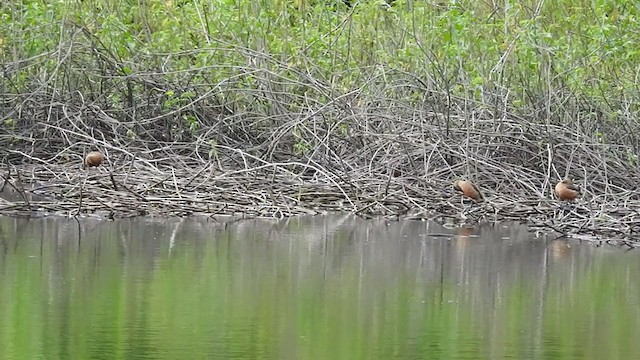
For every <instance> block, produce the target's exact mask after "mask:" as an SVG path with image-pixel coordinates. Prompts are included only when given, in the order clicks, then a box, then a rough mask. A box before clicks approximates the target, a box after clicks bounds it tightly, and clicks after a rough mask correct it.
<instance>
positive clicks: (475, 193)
mask: <svg viewBox="0 0 640 360" xmlns="http://www.w3.org/2000/svg"><path fill="white" fill-rule="evenodd" d="M453 188H454V189H456V190H458V191H461V192H462V194H463V195H464V196H466V197H468V198H469V199H472V200H473V201H475V202H480V201H482V199H483V197H482V194H481V193H480V189H478V187H477V186H476V184H474V183H472V182H471V181H468V180H456V181H455V182H454V183H453Z"/></svg>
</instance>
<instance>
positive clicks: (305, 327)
mask: <svg viewBox="0 0 640 360" xmlns="http://www.w3.org/2000/svg"><path fill="white" fill-rule="evenodd" d="M638 260H640V252H636V251H631V252H623V251H621V250H618V249H613V248H595V247H593V246H590V245H584V244H577V243H569V242H566V241H562V240H553V241H552V240H545V239H540V238H537V239H536V238H532V237H531V235H530V234H529V233H527V232H526V230H525V229H524V228H522V227H518V226H515V225H510V224H508V225H503V226H486V227H480V228H459V229H454V230H448V229H445V228H443V227H441V226H439V225H437V224H433V223H423V222H390V221H384V220H373V221H364V220H360V219H357V218H353V217H351V216H330V217H308V218H296V219H288V220H283V221H269V220H250V221H242V222H233V223H227V224H225V223H217V222H212V221H205V220H203V221H198V220H180V219H175V220H166V219H158V220H150V219H133V220H121V221H115V222H101V221H95V220H81V222H80V223H77V222H76V221H75V220H68V219H62V220H61V219H38V220H26V219H14V218H0V304H2V306H0V319H2V321H1V322H0V345H1V348H2V349H3V351H2V352H0V359H32V358H61V359H62V358H71V359H89V358H109V359H111V358H126V359H170V358H171V359H172V358H177V357H182V358H206V359H245V358H246V359H248V358H251V359H329V358H336V359H343V358H362V359H424V358H437V359H481V358H486V359H501V358H517V359H542V358H544V359H602V358H607V359H608V358H614V359H616V358H620V359H630V358H638V356H640V345H639V344H638V342H637V341H635V338H636V337H638V335H640V286H639V285H640V281H639V280H637V274H639V273H640V261H638Z"/></svg>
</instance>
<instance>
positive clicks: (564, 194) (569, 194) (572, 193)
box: [554, 179, 580, 201]
mask: <svg viewBox="0 0 640 360" xmlns="http://www.w3.org/2000/svg"><path fill="white" fill-rule="evenodd" d="M554 190H555V191H554V192H555V194H556V197H557V198H558V199H560V200H562V201H572V200H575V198H577V197H578V196H580V189H579V188H578V187H577V186H575V185H573V181H571V180H570V179H564V180H562V181H560V182H558V183H557V184H556V187H555V189H554Z"/></svg>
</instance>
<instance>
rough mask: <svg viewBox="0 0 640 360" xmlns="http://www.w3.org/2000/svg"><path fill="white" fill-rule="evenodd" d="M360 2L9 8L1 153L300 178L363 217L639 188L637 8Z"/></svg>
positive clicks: (592, 0) (19, 4)
mask: <svg viewBox="0 0 640 360" xmlns="http://www.w3.org/2000/svg"><path fill="white" fill-rule="evenodd" d="M347 3H350V4H346V3H345V2H343V1H342V0H335V1H320V0H315V1H312V0H295V1H284V0H261V1H249V0H246V1H244V0H213V1H200V2H197V1H186V0H183V1H175V0H163V1H159V0H146V1H131V0H126V1H120V0H118V1H115V0H93V1H57V2H43V1H41V0H24V1H16V0H13V1H9V2H5V3H3V4H2V5H0V60H1V61H2V63H3V64H4V65H3V77H2V79H1V80H0V92H1V93H2V94H3V96H2V102H1V103H0V118H1V119H2V124H1V125H2V130H1V133H0V146H1V147H2V148H4V149H10V151H9V152H8V153H7V155H8V158H9V159H10V160H11V161H12V162H13V163H14V164H17V163H28V162H35V163H38V164H53V163H56V164H63V163H65V162H69V161H75V162H77V163H78V162H79V161H80V156H81V154H82V153H83V152H86V151H88V150H90V149H93V148H99V149H103V150H105V151H107V152H108V155H109V158H110V162H111V164H112V165H114V164H115V165H122V164H129V163H130V162H131V161H133V160H132V159H133V157H134V155H135V156H136V158H138V159H144V160H145V162H142V163H137V166H140V167H145V166H146V167H153V169H154V170H160V171H167V169H185V168H197V167H203V166H205V165H206V164H210V163H211V164H215V168H216V169H218V170H222V172H225V171H229V170H238V169H244V170H246V171H248V172H250V173H251V175H252V176H255V177H266V176H272V175H267V174H272V172H276V173H278V174H280V175H283V176H284V175H286V176H284V177H289V178H292V177H294V176H293V175H292V174H295V179H298V180H300V181H302V182H303V183H309V182H311V181H315V182H321V183H323V184H329V185H332V186H333V185H336V186H334V188H333V190H335V191H334V192H335V193H338V192H340V193H342V194H343V195H344V196H343V195H341V196H343V197H346V198H348V199H347V200H349V201H350V202H351V203H352V204H353V201H352V200H353V199H355V198H359V197H360V196H361V195H362V194H369V195H371V194H372V193H375V191H377V190H379V189H381V188H382V187H385V195H384V196H387V194H388V192H386V191H387V190H389V189H396V190H398V189H403V190H398V191H402V192H404V193H405V194H407V190H406V188H407V186H412V187H413V188H412V189H410V191H409V192H410V193H411V194H414V195H415V194H422V195H423V194H424V193H420V191H426V190H420V188H421V189H424V188H422V185H423V182H420V181H419V180H418V179H422V180H425V181H426V185H427V186H426V187H425V188H429V187H434V186H437V187H438V189H441V188H442V186H445V185H446V184H450V181H451V180H452V179H454V178H457V177H461V176H466V177H470V178H473V179H474V180H476V181H477V182H479V183H480V184H481V186H483V187H484V188H485V189H488V190H486V191H488V192H489V193H493V192H495V193H501V194H504V193H508V195H517V196H528V197H533V198H540V197H549V195H550V190H551V187H552V185H553V183H555V181H557V179H559V178H562V177H564V176H571V177H574V178H577V179H578V182H579V183H581V185H582V186H583V187H585V190H586V192H587V193H588V194H590V196H593V197H597V196H601V195H603V194H604V197H605V198H608V199H610V198H611V197H610V196H609V195H612V194H615V193H619V192H621V191H624V189H634V188H635V186H636V185H635V180H633V178H634V177H637V176H638V175H640V174H639V172H638V170H637V154H638V146H639V144H638V139H637V136H636V133H637V129H638V121H637V115H638V111H639V106H638V101H639V97H640V91H639V89H638V85H637V76H638V71H639V68H638V64H640V48H639V47H638V45H637V44H639V43H640V31H638V28H637V22H638V12H639V11H640V10H639V8H638V6H637V4H636V3H635V2H632V1H628V0H627V1H610V0H578V1H567V0H560V1H543V0H540V1H525V0H520V1H510V0H508V1H501V2H489V1H483V2H476V1H468V0H461V1H411V0H397V1H394V2H391V5H389V4H388V3H387V2H386V1H381V0H378V1H364V0H360V1H351V2H347ZM2 154H3V157H5V156H4V153H2ZM147 170H148V169H147ZM267 170H268V171H267ZM263 172H264V173H263ZM372 179H375V180H379V179H386V181H387V182H386V183H385V182H383V185H379V184H377V185H376V186H374V187H373V188H375V189H377V190H373V191H372V190H371V189H372V187H368V185H367V184H369V183H367V184H363V182H364V181H369V180H372ZM338 184H339V185H340V186H337V185H338ZM416 184H417V186H418V188H416V187H415V186H413V185H416ZM337 187H339V188H340V191H337V190H336V188H337ZM612 197H615V196H612ZM605 200H606V199H605Z"/></svg>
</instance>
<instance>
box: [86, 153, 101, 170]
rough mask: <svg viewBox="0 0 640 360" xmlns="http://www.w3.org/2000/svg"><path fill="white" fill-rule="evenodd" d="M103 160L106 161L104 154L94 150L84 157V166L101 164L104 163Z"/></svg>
mask: <svg viewBox="0 0 640 360" xmlns="http://www.w3.org/2000/svg"><path fill="white" fill-rule="evenodd" d="M103 161H104V155H102V153H101V152H100V151H92V152H90V153H88V154H87V156H86V157H85V158H84V167H85V169H86V168H90V167H96V166H100V164H102V162H103Z"/></svg>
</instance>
